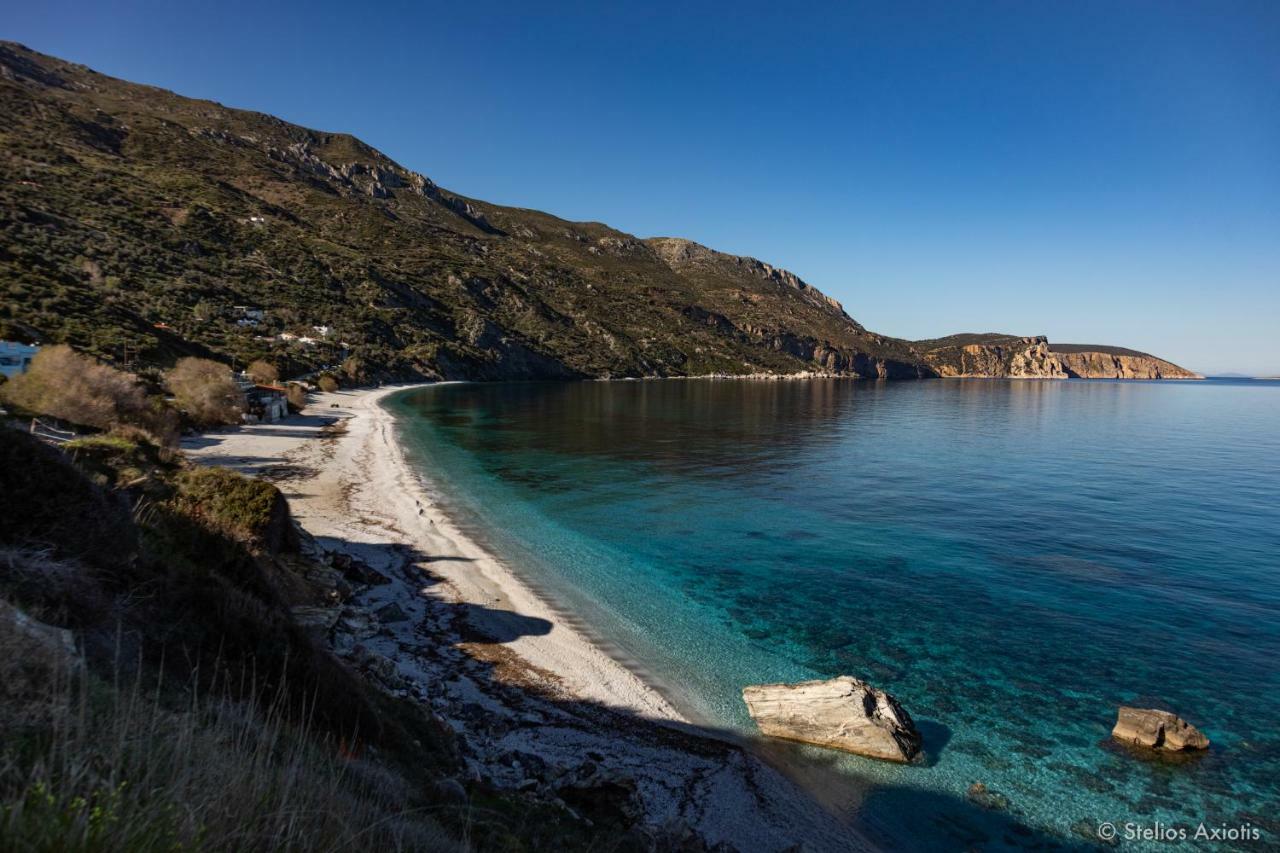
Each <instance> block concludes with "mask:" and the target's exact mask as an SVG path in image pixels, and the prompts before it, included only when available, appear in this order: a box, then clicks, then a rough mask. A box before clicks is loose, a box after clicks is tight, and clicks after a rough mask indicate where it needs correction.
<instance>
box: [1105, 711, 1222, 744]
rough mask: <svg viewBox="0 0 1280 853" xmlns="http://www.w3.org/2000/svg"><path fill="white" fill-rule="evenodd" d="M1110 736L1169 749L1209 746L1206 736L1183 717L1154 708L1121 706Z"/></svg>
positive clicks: (1132, 742)
mask: <svg viewBox="0 0 1280 853" xmlns="http://www.w3.org/2000/svg"><path fill="white" fill-rule="evenodd" d="M1111 736H1112V737H1113V738H1115V739H1116V740H1118V741H1123V742H1124V743H1130V744H1134V745H1136V746H1145V747H1148V748H1150V749H1163V750H1168V751H1170V752H1181V751H1183V750H1194V749H1208V748H1209V739H1208V738H1207V737H1205V736H1204V734H1203V733H1202V732H1201V731H1200V730H1199V729H1197V728H1196V727H1195V726H1193V725H1191V724H1190V723H1188V722H1187V721H1186V720H1184V719H1182V718H1181V717H1179V716H1177V715H1176V714H1171V713H1169V712H1168V711H1157V710H1156V709H1154V708H1130V707H1128V706H1127V705H1122V706H1121V707H1120V714H1119V716H1118V717H1117V718H1116V725H1115V728H1113V729H1112V730H1111Z"/></svg>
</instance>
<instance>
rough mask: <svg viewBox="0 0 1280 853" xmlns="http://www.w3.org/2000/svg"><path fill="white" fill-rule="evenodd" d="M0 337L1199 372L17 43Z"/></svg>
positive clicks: (456, 375) (738, 367) (365, 362)
mask: <svg viewBox="0 0 1280 853" xmlns="http://www.w3.org/2000/svg"><path fill="white" fill-rule="evenodd" d="M0 104H2V105H3V109H4V112H5V115H7V116H9V117H10V121H9V123H8V124H9V127H8V128H7V129H6V130H5V132H3V133H2V134H0V140H2V144H3V149H4V152H5V154H6V157H5V158H4V165H3V166H2V167H0V168H2V169H3V170H4V176H5V180H4V181H3V182H2V183H0V206H2V207H3V209H4V210H5V211H7V215H6V217H5V218H4V220H3V223H0V227H2V228H3V230H4V236H5V243H6V245H7V246H9V247H10V251H8V252H6V253H3V254H0V271H2V272H3V277H4V282H5V283H4V288H5V293H4V311H3V312H2V313H0V339H3V340H11V341H16V342H21V343H24V344H29V343H37V344H38V343H69V344H71V345H73V346H74V347H76V348H77V349H79V350H82V351H85V352H89V353H91V354H93V355H95V356H97V357H99V358H101V359H104V360H107V361H111V362H114V363H118V364H123V365H126V366H130V365H131V366H135V367H136V366H145V365H153V366H168V365H171V364H172V363H173V362H174V361H175V360H176V359H178V358H180V357H183V356H199V357H206V358H215V359H218V360H221V361H224V362H231V363H232V364H233V365H236V366H244V365H246V364H249V363H252V362H254V361H255V360H259V359H266V360H269V361H272V362H274V363H277V364H279V365H281V366H282V369H283V372H284V373H285V374H288V375H302V374H305V373H310V372H314V371H316V370H318V369H321V368H328V367H333V366H336V365H342V369H343V372H344V373H345V374H346V375H347V377H348V378H350V379H352V380H355V381H362V382H368V381H385V380H393V379H404V380H413V379H475V380H492V379H573V378H610V377H676V376H707V375H728V376H745V375H822V376H847V377H864V378H888V379H914V378H929V377H939V376H943V377H945V376H979V377H1014V378H1071V377H1081V378H1108V379H1169V378H1179V379H1189V378H1198V377H1197V375H1196V374H1194V373H1192V372H1191V371H1188V370H1185V369H1183V368H1181V367H1178V366H1177V365H1174V364H1171V363H1170V362H1168V361H1165V360H1163V359H1159V358H1156V357H1155V356H1152V355H1148V354H1146V353H1139V352H1136V351H1133V350H1127V349H1123V348H1120V347H1110V346H1082V345H1075V344H1050V343H1049V342H1048V341H1047V340H1046V339H1045V338H1043V337H1019V336H1014V335H998V334H985V335H971V334H966V335H954V336H952V337H949V338H941V339H937V340H931V341H907V340H901V339H898V338H894V337H890V336H886V335H882V334H877V333H875V332H873V331H870V330H868V329H866V328H865V327H864V326H862V325H861V324H860V323H858V322H857V321H856V320H854V319H852V318H851V317H850V316H849V315H848V314H847V313H846V312H845V310H844V308H843V306H841V304H840V303H839V302H837V301H836V300H834V299H832V298H830V297H828V296H826V295H824V294H823V293H821V292H820V291H818V290H817V289H816V288H814V287H813V286H811V285H810V284H808V283H807V282H805V281H804V280H803V279H801V278H800V277H799V276H797V275H795V274H794V273H791V272H788V271H786V270H783V269H779V268H777V267H774V266H772V265H770V264H768V263H765V262H763V261H759V260H756V259H754V258H749V257H741V256H737V255H729V254H725V253H722V252H717V251H714V250H712V249H709V248H707V247H705V246H701V245H699V244H697V243H694V242H691V241H689V240H683V239H678V238H651V239H640V238H637V237H635V236H633V235H630V234H626V233H623V232H621V231H617V230H615V229H613V228H610V227H608V226H607V225H603V224H600V223H596V222H569V221H566V220H563V219H558V218H556V217H554V216H551V215H549V214H546V213H542V212H539V211H535V210H526V209H521V208H513V207H503V206H499V205H494V204H488V203H486V202H482V201H479V200H476V199H472V198H467V197H465V196H461V195H458V194H456V193H454V192H451V191H449V190H446V189H443V188H441V187H439V186H437V185H436V184H435V183H434V182H433V181H431V180H430V179H429V178H427V177H425V176H423V175H421V174H418V173H416V172H413V171H410V170H408V169H405V168H404V167H402V166H400V165H399V164H397V163H395V162H393V161H392V160H390V159H388V158H387V157H385V156H384V155H382V154H381V153H379V152H378V151H376V150H374V149H373V148H371V147H370V146H368V145H366V144H365V143H363V142H361V141H360V140H359V139H356V138H355V137H353V136H349V135H347V134H343V133H327V132H321V131H315V130H309V129H307V128H303V127H299V126H297V125H293V124H289V123H287V122H284V121H282V120H280V119H278V118H275V117H273V116H269V115H264V114H262V113H256V112H248V111H244V110H236V109H230V108H227V107H224V106H222V105H220V104H217V103H213V102H209V101H200V100H194V99H190V98H184V97H181V96H179V95H175V94H173V93H171V92H167V91H164V90H161V89H156V88H153V87H150V86H143V85H138V84H134V83H128V82H125V81H121V80H117V79H113V78H111V77H107V76H104V75H102V74H99V73H97V72H95V71H92V70H91V69H89V68H86V67H85V66H83V65H77V64H73V63H70V62H66V61H63V60H60V59H55V58H52V57H49V56H45V55H42V54H39V53H36V52H34V51H31V50H29V49H27V48H25V47H23V46H21V45H18V44H14V43H0Z"/></svg>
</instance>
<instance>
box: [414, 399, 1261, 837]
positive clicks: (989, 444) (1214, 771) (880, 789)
mask: <svg viewBox="0 0 1280 853" xmlns="http://www.w3.org/2000/svg"><path fill="white" fill-rule="evenodd" d="M389 405H390V407H391V409H392V410H393V411H394V412H395V413H397V415H398V416H399V423H400V427H401V437H402V440H403V442H404V444H405V447H406V449H407V451H408V452H409V454H410V456H411V458H412V459H413V460H414V462H415V464H417V465H419V466H420V467H421V470H422V473H423V474H424V475H425V477H427V478H428V479H429V480H430V481H432V482H434V483H435V484H437V485H438V486H440V487H442V488H443V491H444V497H445V500H446V503H447V505H448V506H449V507H450V508H451V509H452V511H453V512H454V513H455V514H456V515H457V516H458V517H459V519H460V520H462V521H463V522H464V523H466V524H468V525H470V526H471V527H472V528H473V529H476V530H480V531H482V532H483V534H484V537H485V539H486V541H487V542H488V544H489V545H490V546H491V547H492V548H493V549H494V550H495V551H496V552H497V553H498V554H499V555H500V556H502V557H504V558H506V559H507V560H509V561H510V563H511V565H513V566H514V567H515V568H516V569H517V570H518V571H519V572H521V573H522V574H523V575H525V576H526V577H527V578H528V579H529V580H530V581H531V582H532V583H534V584H535V585H536V586H537V588H539V589H540V590H541V591H543V593H544V594H545V595H547V596H548V597H550V598H551V599H552V600H553V601H556V602H559V603H560V604H561V605H562V606H563V607H565V608H566V609H567V610H569V611H572V612H573V613H575V614H577V615H579V616H581V617H582V618H583V619H584V620H585V621H586V622H587V623H588V624H589V625H590V626H591V628H592V629H593V630H594V632H595V633H596V634H597V635H598V636H599V637H601V638H603V639H604V640H606V641H607V642H608V644H609V646H610V647H611V648H613V649H614V650H615V651H616V653H617V654H619V656H620V657H622V658H624V659H626V660H629V661H631V662H633V663H634V664H635V665H637V666H639V667H641V668H642V669H644V670H645V671H647V672H649V673H651V674H652V675H653V677H654V678H655V679H656V681H657V682H658V683H659V684H661V685H665V686H666V688H667V689H668V690H669V691H671V693H672V695H673V698H675V699H676V701H677V702H678V703H679V704H681V705H682V706H683V707H685V708H686V709H688V710H689V711H690V713H692V714H694V715H696V717H697V718H698V719H699V720H700V721H703V722H705V723H707V724H710V725H716V726H720V727H724V728H729V729H736V730H740V731H744V732H749V731H751V730H752V724H751V722H750V719H749V718H748V717H747V715H746V712H745V708H744V707H743V704H742V701H741V698H740V690H741V688H742V687H743V685H746V684H752V683H759V682H767V681H781V680H796V679H804V678H815V677H830V676H833V675H837V674H842V673H847V674H851V675H855V676H859V677H863V678H866V679H868V680H869V681H871V682H872V683H874V684H876V685H878V686H880V687H883V688H885V689H887V690H889V691H890V692H891V693H893V694H894V695H896V696H897V697H898V698H899V700H900V701H901V702H902V703H903V704H904V705H905V706H906V708H907V709H908V711H909V712H910V713H911V714H912V716H913V717H914V718H915V720H916V722H917V724H918V725H919V727H920V729H921V731H922V732H923V733H924V735H925V747H926V750H927V751H928V754H929V757H928V761H927V762H926V763H925V764H924V765H920V766H908V767H900V766H895V765H888V764H884V763H878V762H874V761H869V760H865V759H861V758H857V757H840V758H838V759H836V760H835V762H834V764H833V769H834V770H836V771H838V772H839V773H840V774H841V775H842V777H843V778H847V779H848V780H849V784H850V786H851V788H853V787H865V786H869V788H870V790H869V792H868V793H867V794H866V796H865V797H864V798H863V799H862V804H861V806H860V808H859V811H858V816H857V820H858V823H859V824H860V825H861V826H862V828H863V829H864V830H865V831H867V832H869V833H870V834H871V835H872V836H873V837H874V838H876V839H877V840H879V841H880V842H882V843H884V844H885V845H887V846H890V847H893V848H897V849H909V850H926V849H940V850H952V849H964V848H967V847H969V846H971V845H979V846H982V847H983V848H984V849H1002V848H1011V849H1018V848H1032V849H1034V848H1043V847H1044V846H1045V845H1046V844H1048V843H1052V842H1057V843H1059V844H1061V845H1063V846H1065V847H1073V846H1079V845H1081V844H1083V843H1084V842H1083V840H1082V837H1081V835H1080V831H1081V830H1082V829H1083V828H1084V827H1086V826H1096V825H1097V824H1099V823H1100V822H1102V821H1111V822H1113V823H1115V824H1116V825H1117V827H1118V828H1119V832H1120V833H1121V834H1122V837H1123V833H1124V831H1125V830H1124V825H1125V824H1126V823H1133V824H1137V825H1143V826H1147V827H1154V826H1155V825H1156V824H1157V822H1159V823H1161V824H1163V825H1164V826H1165V827H1170V826H1172V827H1183V828H1186V829H1187V830H1188V832H1194V830H1195V828H1196V826H1197V825H1198V824H1199V823H1201V822H1202V821H1203V822H1205V823H1206V826H1207V828H1209V829H1213V828H1220V827H1222V825H1224V824H1225V825H1226V826H1228V827H1236V826H1239V825H1243V824H1251V825H1252V826H1253V827H1258V828H1260V831H1261V832H1262V834H1263V838H1264V841H1263V845H1265V846H1271V847H1273V848H1274V847H1277V846H1280V383H1276V382H1257V381H1207V382H1187V383H1173V382H1166V383H1159V382H1132V383H1121V382H1081V381H1058V382H1037V381H1023V382H1001V381H980V380H979V381H925V382H900V383H884V382H860V381H842V380H812V381H782V382H759V381H713V380H693V381H659V382H583V383H511V384H493V385H442V386H437V387H433V388H428V389H422V390H417V391H412V392H408V393H405V394H401V395H398V396H397V397H395V398H393V399H392V401H391V402H390V404H389ZM1122 703H1129V704H1138V705H1145V706H1162V707H1169V708H1171V709H1173V710H1176V711H1177V712H1179V713H1180V714H1182V715H1183V716H1185V717H1187V718H1188V719H1189V720H1191V721H1192V722H1194V723H1196V724H1198V725H1200V726H1201V728H1202V729H1203V730H1204V731H1205V732H1206V733H1207V734H1208V735H1209V737H1210V738H1211V739H1212V741H1213V748H1212V750H1211V751H1210V752H1209V753H1208V754H1206V755H1203V756H1200V757H1198V758H1197V759H1195V760H1191V761H1187V762H1185V763H1181V764H1171V763H1163V762H1152V761H1149V760H1143V759H1142V758H1140V757H1136V756H1134V755H1131V754H1129V753H1127V752H1125V751H1124V750H1122V749H1118V748H1116V747H1114V746H1112V745H1111V744H1110V743H1109V742H1108V733H1109V731H1110V727H1111V725H1112V724H1113V722H1114V720H1115V711H1116V707H1117V706H1118V705H1120V704H1122ZM795 751H796V754H797V756H798V757H797V761H803V760H806V759H805V757H806V756H807V760H811V761H812V760H816V759H815V756H822V760H826V761H828V762H830V761H831V760H832V758H833V756H832V754H830V753H826V754H825V755H823V754H822V753H821V751H816V750H806V749H804V748H797V749H796V750H795ZM974 782H982V783H984V784H985V785H986V786H987V788H988V790H989V791H991V792H994V794H995V795H997V796H996V797H995V799H996V800H997V802H998V803H999V804H1004V803H1006V802H1007V805H1006V806H1005V807H1003V808H997V809H984V808H981V807H979V806H978V805H976V804H975V803H973V802H972V801H971V800H970V799H969V798H967V796H966V792H967V790H968V788H969V786H970V785H971V784H972V783H974ZM1122 846H1123V847H1126V848H1130V849H1142V848H1144V847H1148V846H1149V847H1150V848H1151V849H1170V847H1169V845H1165V844H1152V845H1143V844H1127V843H1126V844H1122ZM1201 849H1203V846H1201Z"/></svg>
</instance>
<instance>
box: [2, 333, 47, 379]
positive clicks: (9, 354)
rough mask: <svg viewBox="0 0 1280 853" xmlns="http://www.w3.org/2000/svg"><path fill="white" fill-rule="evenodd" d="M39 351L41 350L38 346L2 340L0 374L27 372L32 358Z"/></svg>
mask: <svg viewBox="0 0 1280 853" xmlns="http://www.w3.org/2000/svg"><path fill="white" fill-rule="evenodd" d="M38 352H40V347H38V346H34V345H31V344H19V343H14V342H13V341H0V374H3V375H4V376H10V377H11V376H17V375H18V374H19V373H26V372H27V366H28V365H30V364H31V359H33V358H35V357H36V353H38Z"/></svg>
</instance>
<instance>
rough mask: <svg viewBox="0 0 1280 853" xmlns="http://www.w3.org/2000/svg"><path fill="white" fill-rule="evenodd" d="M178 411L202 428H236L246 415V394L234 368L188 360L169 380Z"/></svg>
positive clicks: (207, 360)
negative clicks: (239, 383) (233, 375)
mask: <svg viewBox="0 0 1280 853" xmlns="http://www.w3.org/2000/svg"><path fill="white" fill-rule="evenodd" d="M165 379H166V382H167V383H168V385H169V390H170V391H171V392H173V396H174V398H175V399H176V400H177V403H178V408H179V409H181V410H182V411H183V412H185V413H186V415H187V416H188V417H189V418H190V419H191V420H192V421H193V422H194V423H196V424H198V425H200V426H216V425H219V424H233V423H236V422H237V421H239V420H240V415H241V413H242V412H243V411H244V407H245V400H244V393H243V392H241V390H240V386H238V385H236V382H235V379H234V378H233V377H232V375H231V368H229V367H227V366H226V365H225V364H221V363H219V362H216V361H210V360H209V359H207V358H184V359H182V360H180V361H179V362H178V363H177V364H176V365H175V366H174V368H173V370H170V371H169V373H168V374H167V376H166V377H165Z"/></svg>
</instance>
